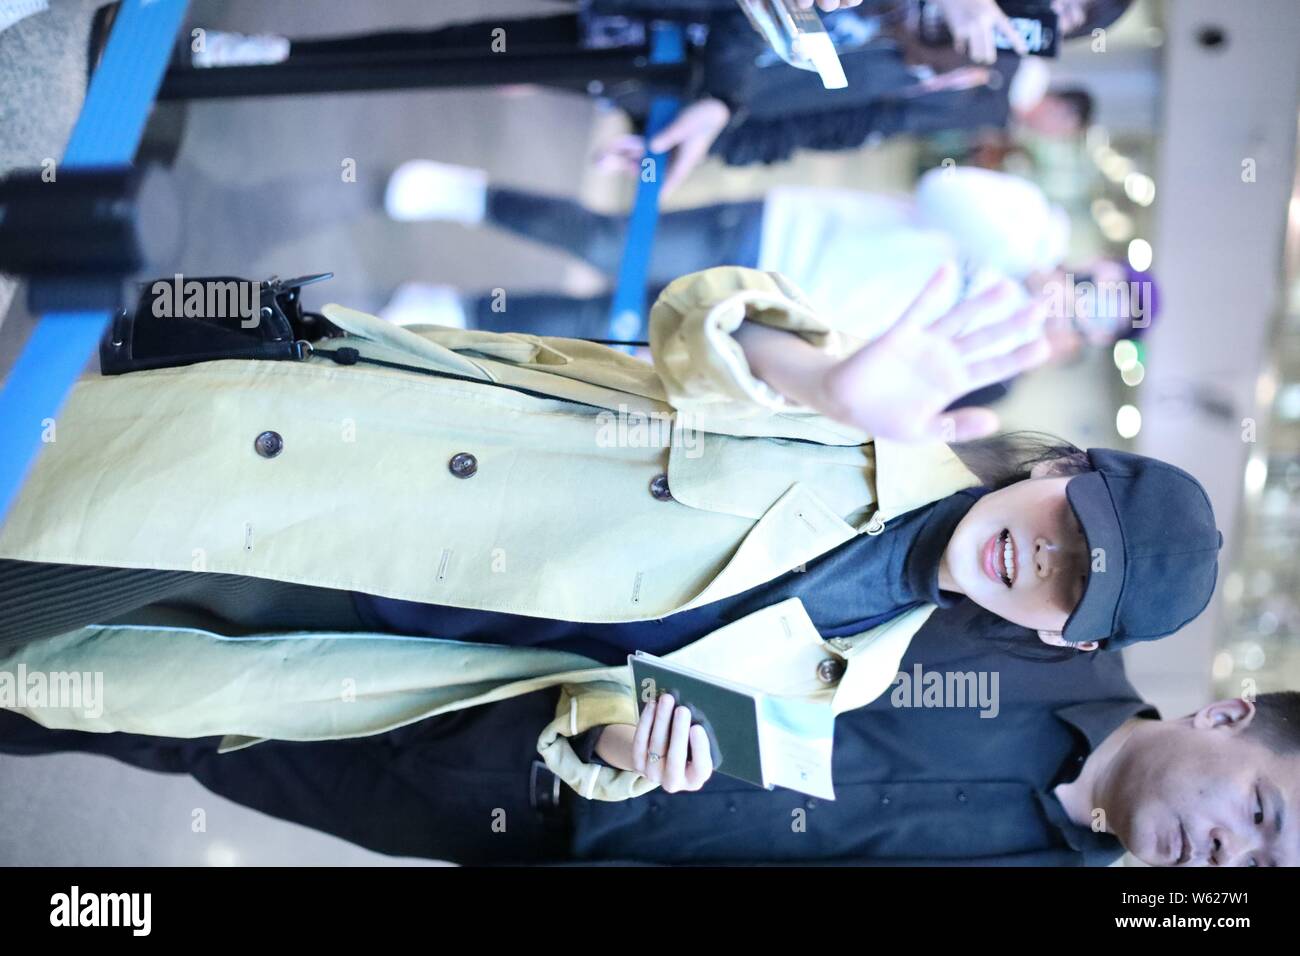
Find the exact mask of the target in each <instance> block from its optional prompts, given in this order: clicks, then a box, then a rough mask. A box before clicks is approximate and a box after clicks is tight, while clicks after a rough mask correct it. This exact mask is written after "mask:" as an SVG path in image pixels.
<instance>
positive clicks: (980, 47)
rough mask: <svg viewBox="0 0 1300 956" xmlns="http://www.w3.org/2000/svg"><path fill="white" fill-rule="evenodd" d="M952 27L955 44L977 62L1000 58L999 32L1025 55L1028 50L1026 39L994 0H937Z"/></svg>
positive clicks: (953, 43) (949, 27)
mask: <svg viewBox="0 0 1300 956" xmlns="http://www.w3.org/2000/svg"><path fill="white" fill-rule="evenodd" d="M935 2H936V3H937V4H938V5H939V9H941V10H942V11H943V17H944V19H945V20H947V21H948V29H949V30H950V31H952V45H953V47H954V48H955V49H956V50H957V52H958V53H965V54H966V55H967V56H969V57H970V58H971V59H972V60H973V61H974V62H976V63H992V62H994V61H995V60H996V59H997V58H998V48H997V34H999V33H1000V34H1002V35H1003V36H1004V37H1006V38H1007V39H1008V40H1009V41H1011V48H1012V49H1013V50H1015V51H1016V52H1017V53H1019V54H1020V55H1021V56H1024V55H1025V54H1027V53H1028V52H1029V49H1028V47H1026V46H1025V39H1024V37H1022V36H1021V35H1020V34H1019V33H1018V32H1016V28H1015V27H1014V26H1012V25H1011V20H1010V19H1008V17H1007V15H1006V14H1005V13H1003V12H1002V10H1001V8H1000V7H999V6H998V5H997V3H995V2H994V0H935Z"/></svg>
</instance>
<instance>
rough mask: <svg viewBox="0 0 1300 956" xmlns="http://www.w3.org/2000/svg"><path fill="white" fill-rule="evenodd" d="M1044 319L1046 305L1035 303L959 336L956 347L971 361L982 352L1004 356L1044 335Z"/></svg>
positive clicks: (955, 340)
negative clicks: (1042, 333)
mask: <svg viewBox="0 0 1300 956" xmlns="http://www.w3.org/2000/svg"><path fill="white" fill-rule="evenodd" d="M1044 318H1045V314H1044V306H1043V305H1042V304H1041V303H1037V302H1035V303H1031V304H1030V305H1027V306H1025V307H1024V308H1022V309H1017V310H1016V311H1015V312H1013V313H1011V315H1009V316H1007V317H1006V318H1005V319H999V320H998V321H996V322H994V323H992V324H991V325H986V326H984V327H982V328H979V329H975V330H974V331H972V332H968V333H966V334H965V335H961V336H958V337H957V338H955V339H954V340H953V346H954V347H955V348H956V349H957V351H958V353H959V354H961V355H962V356H965V357H966V358H967V359H968V360H969V359H970V358H972V357H974V356H975V355H977V354H980V353H993V354H995V355H1001V354H1004V353H1006V352H1009V351H1011V350H1012V349H1013V348H1016V347H1018V346H1020V345H1024V344H1026V343H1027V342H1028V341H1030V340H1031V338H1032V337H1033V336H1036V335H1039V334H1041V332H1042V328H1043V320H1044Z"/></svg>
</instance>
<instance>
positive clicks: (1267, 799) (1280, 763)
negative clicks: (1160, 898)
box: [1098, 700, 1300, 866]
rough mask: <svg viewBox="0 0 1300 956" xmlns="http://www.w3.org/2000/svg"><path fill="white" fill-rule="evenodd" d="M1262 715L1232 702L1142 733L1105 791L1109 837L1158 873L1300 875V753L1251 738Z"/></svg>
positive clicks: (1118, 760)
mask: <svg viewBox="0 0 1300 956" xmlns="http://www.w3.org/2000/svg"><path fill="white" fill-rule="evenodd" d="M1254 713H1255V709H1254V705H1253V704H1250V703H1247V702H1245V701H1242V700H1227V701H1219V702H1217V703H1214V704H1211V705H1209V706H1208V707H1205V708H1203V709H1202V710H1200V711H1198V712H1197V713H1196V714H1194V715H1192V716H1191V717H1185V718H1183V719H1182V720H1176V721H1152V722H1150V723H1144V724H1143V725H1141V726H1140V728H1139V730H1138V731H1137V732H1135V733H1134V734H1133V736H1132V737H1130V738H1129V740H1128V741H1127V742H1126V743H1125V745H1124V747H1123V748H1122V749H1121V751H1120V752H1119V753H1118V754H1117V756H1116V760H1115V763H1114V764H1113V765H1112V767H1111V768H1110V772H1109V773H1108V774H1107V775H1106V778H1105V779H1104V780H1102V781H1101V782H1100V787H1099V791H1098V793H1099V797H1098V800H1099V803H1100V804H1101V807H1100V809H1102V810H1104V811H1105V814H1106V828H1107V829H1108V830H1109V831H1110V832H1112V833H1114V834H1115V835H1116V836H1117V837H1119V839H1120V840H1121V841H1122V842H1123V844H1124V846H1125V847H1126V848H1127V849H1128V851H1129V852H1130V853H1132V854H1133V855H1135V856H1136V857H1138V858H1139V859H1140V860H1142V861H1143V862H1144V863H1148V864H1151V865H1154V866H1297V865H1300V752H1292V753H1277V752H1275V751H1274V750H1273V749H1272V748H1271V747H1269V746H1268V745H1267V744H1265V743H1261V742H1260V741H1259V740H1257V739H1255V738H1253V737H1252V736H1251V735H1250V734H1248V733H1244V731H1245V729H1246V727H1247V726H1248V725H1249V723H1250V721H1251V720H1252V719H1253V717H1254Z"/></svg>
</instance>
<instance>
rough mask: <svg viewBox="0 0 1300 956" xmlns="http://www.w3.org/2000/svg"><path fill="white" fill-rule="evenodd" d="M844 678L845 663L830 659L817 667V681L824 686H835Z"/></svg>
mask: <svg viewBox="0 0 1300 956" xmlns="http://www.w3.org/2000/svg"><path fill="white" fill-rule="evenodd" d="M843 676H844V662H843V661H841V660H838V659H836V658H834V657H828V658H826V660H824V661H822V662H821V663H820V664H818V665H817V679H818V680H819V681H821V682H822V683H823V684H834V683H835V682H836V681H837V680H839V679H840V678H841V677H843Z"/></svg>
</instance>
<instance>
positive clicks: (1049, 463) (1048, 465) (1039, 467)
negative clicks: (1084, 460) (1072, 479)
mask: <svg viewBox="0 0 1300 956" xmlns="http://www.w3.org/2000/svg"><path fill="white" fill-rule="evenodd" d="M1068 461H1069V459H1067V458H1064V457H1060V458H1047V459H1045V460H1043V461H1040V462H1038V463H1037V464H1035V465H1034V466H1033V467H1032V468H1030V469H1029V477H1030V478H1055V477H1057V476H1059V475H1060V474H1061V467H1062V466H1063V465H1065V464H1066V463H1067V462H1068ZM1071 474H1073V472H1071Z"/></svg>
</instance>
